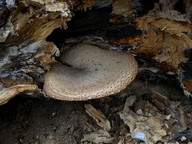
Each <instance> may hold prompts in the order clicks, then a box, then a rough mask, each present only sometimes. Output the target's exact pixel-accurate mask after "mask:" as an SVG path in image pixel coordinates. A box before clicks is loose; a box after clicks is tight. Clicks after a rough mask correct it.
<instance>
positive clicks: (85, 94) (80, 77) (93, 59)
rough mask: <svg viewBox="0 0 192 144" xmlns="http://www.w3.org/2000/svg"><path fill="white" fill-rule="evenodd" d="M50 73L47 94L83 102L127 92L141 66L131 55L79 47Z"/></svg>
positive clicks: (69, 52)
mask: <svg viewBox="0 0 192 144" xmlns="http://www.w3.org/2000/svg"><path fill="white" fill-rule="evenodd" d="M61 60H62V61H63V62H64V63H65V64H67V65H63V64H60V63H56V64H54V66H53V68H52V70H50V71H49V72H47V73H46V75H45V83H44V92H45V93H46V94H47V95H48V96H50V97H52V98H55V99H59V100H69V101H79V100H88V99H96V98H101V97H105V96H108V95H112V94H115V93H118V92H120V91H121V90H123V89H125V88H126V86H127V85H129V84H130V83H131V82H132V81H133V80H134V79H135V77H136V75H137V72H138V65H137V62H136V60H135V59H134V57H133V56H132V55H130V54H129V53H124V52H117V51H112V50H106V49H101V48H98V47H96V46H92V45H87V44H77V45H75V46H73V47H72V48H70V49H68V50H66V51H65V52H64V54H63V55H62V56H61Z"/></svg>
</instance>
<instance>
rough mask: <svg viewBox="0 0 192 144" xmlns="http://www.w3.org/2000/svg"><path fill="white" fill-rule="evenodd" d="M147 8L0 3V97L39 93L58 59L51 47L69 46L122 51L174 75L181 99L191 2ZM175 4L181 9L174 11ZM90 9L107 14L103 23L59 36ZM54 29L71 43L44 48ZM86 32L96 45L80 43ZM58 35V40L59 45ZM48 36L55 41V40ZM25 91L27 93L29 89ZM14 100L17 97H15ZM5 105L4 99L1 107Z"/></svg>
mask: <svg viewBox="0 0 192 144" xmlns="http://www.w3.org/2000/svg"><path fill="white" fill-rule="evenodd" d="M155 2H156V3H155ZM147 4H148V3H147V2H144V1H136V0H132V1H131V0H112V1H107V0H106V1H102V0H91V1H89V0H87V1H85V0H69V1H66V0H6V1H5V0H2V1H1V2H0V50H1V51H0V62H1V63H0V82H1V90H2V91H1V92H3V91H4V89H5V88H6V90H8V89H9V88H12V87H14V88H15V86H17V85H36V86H38V87H39V88H40V89H41V88H42V85H43V83H44V79H43V76H44V73H45V72H46V71H47V70H49V69H50V68H51V64H52V63H54V62H56V61H57V60H55V57H58V56H59V53H60V50H59V48H60V47H59V48H58V47H57V46H59V45H65V46H66V47H67V45H68V44H69V43H70V44H71V45H73V44H74V43H77V42H83V43H89V44H93V45H100V46H104V47H105V48H114V47H115V48H116V49H118V47H120V48H122V47H128V49H130V52H131V53H133V54H134V55H136V56H137V57H140V58H141V59H143V60H144V59H146V58H147V59H150V61H152V63H153V64H154V65H155V67H156V68H158V69H160V70H161V71H163V72H164V73H168V74H172V75H175V76H176V77H177V78H178V81H180V84H181V86H182V87H183V89H184V92H185V94H186V95H191V92H192V72H191V70H190V69H191V67H192V64H191V63H192V62H191V56H192V55H191V46H192V40H191V34H192V26H191V11H192V10H191V9H192V8H191V6H190V5H189V4H191V2H190V1H188V0H183V1H177V0H176V1H171V0H159V1H152V2H151V3H150V5H149V6H147ZM180 4H182V6H183V7H182V8H180V7H179V8H178V5H180ZM91 8H92V9H93V11H94V10H95V11H100V10H101V9H102V10H103V9H105V8H106V9H108V11H109V10H110V13H109V14H107V15H108V16H107V21H108V23H107V24H106V23H104V24H102V26H98V25H99V24H98V23H95V24H94V23H92V19H88V20H90V21H91V22H89V21H87V22H86V20H85V21H83V23H85V25H84V27H83V28H82V27H81V26H79V27H78V26H76V27H75V28H76V29H75V30H73V35H70V34H71V33H70V32H68V33H67V31H65V30H64V29H67V28H68V27H69V29H70V22H69V21H71V19H72V17H75V15H78V13H80V12H82V11H86V10H89V9H91ZM90 17H91V16H90ZM102 18H103V17H102ZM72 21H73V20H72ZM76 21H78V20H76ZM93 22H94V20H93ZM97 22H98V21H97ZM89 24H91V25H89ZM94 25H96V26H95V27H94ZM92 27H93V28H92ZM128 27H129V28H131V29H134V32H135V34H132V35H130V34H127V35H124V34H123V33H122V34H121V33H118V31H117V30H119V31H120V32H122V31H124V29H125V28H128ZM56 28H61V29H63V30H61V31H62V32H64V34H63V35H64V37H65V38H67V37H68V38H70V36H74V35H75V37H76V38H75V39H76V40H72V41H73V42H67V40H66V39H65V38H63V43H62V44H61V43H56V42H57V41H54V40H52V41H53V42H55V43H53V42H48V41H47V40H46V38H47V37H48V36H49V35H50V34H51V33H52V32H53V30H55V29H56ZM86 28H87V29H88V30H90V33H93V31H97V32H98V31H100V32H101V31H102V34H101V35H99V38H100V40H98V41H95V39H91V40H90V39H89V40H87V39H85V36H87V35H88V34H87V33H88V32H87V31H86V33H85V35H84V38H82V37H83V36H82V35H81V32H82V31H84V29H86ZM57 30H58V29H57ZM114 30H116V31H114ZM107 31H110V32H111V33H110V34H109V33H108V38H109V37H110V36H111V35H113V34H114V33H115V34H114V35H115V36H113V38H109V39H106V36H105V37H102V35H103V33H107ZM138 31H139V33H138ZM112 32H113V34H112ZM124 33H128V32H127V31H124ZM78 34H79V36H81V38H82V39H81V38H79V37H78ZM97 34H98V33H97ZM63 35H58V37H59V38H60V39H62V36H63ZM116 35H120V36H119V37H118V36H116ZM54 36H56V37H57V34H55V35H54ZM95 36H98V35H95ZM54 39H57V38H54ZM68 41H69V39H68ZM98 42H99V43H98ZM146 63H147V62H146ZM149 70H150V69H149ZM17 91H20V90H17ZM27 91H28V90H27V89H25V90H21V92H27ZM29 91H30V92H31V89H29ZM32 91H33V90H32ZM34 92H36V89H34ZM17 94H19V92H17V93H15V95H17ZM12 97H13V95H12V96H11V98H12ZM9 99H10V97H9V98H8V99H5V101H4V102H6V101H7V100H9ZM4 102H0V103H4Z"/></svg>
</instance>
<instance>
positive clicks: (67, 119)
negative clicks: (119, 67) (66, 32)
mask: <svg viewBox="0 0 192 144" xmlns="http://www.w3.org/2000/svg"><path fill="white" fill-rule="evenodd" d="M153 92H159V93H161V94H163V95H166V96H167V97H168V98H169V99H171V100H173V101H177V100H179V101H180V102H183V103H185V105H186V103H187V104H188V102H189V101H188V98H186V97H185V96H184V95H183V92H182V90H181V89H180V88H179V87H178V86H176V85H173V84H168V83H165V82H161V83H160V82H158V83H155V82H146V81H144V80H139V79H136V80H135V81H134V82H133V83H132V84H131V85H129V86H128V87H127V89H126V90H124V91H123V92H121V93H120V94H117V95H113V96H110V97H106V98H102V99H97V100H89V101H84V102H68V101H59V100H54V99H49V98H33V97H29V96H26V95H22V96H17V97H16V98H14V99H12V100H11V101H9V102H8V103H7V104H5V105H2V106H0V144H42V143H43V144H61V143H62V144H64V143H65V144H78V143H88V142H81V140H82V139H83V137H84V135H85V134H89V133H91V132H94V131H97V130H98V129H100V127H99V126H98V125H97V123H96V121H95V120H94V119H93V118H92V117H90V116H89V115H88V114H87V113H86V111H85V108H84V105H85V104H91V105H92V106H94V107H95V108H96V109H97V110H99V111H101V112H102V113H103V114H104V115H105V116H106V118H107V119H108V120H109V121H110V122H111V127H112V128H111V130H110V131H109V133H110V135H111V136H113V137H115V138H116V139H115V140H114V141H113V143H118V141H119V139H120V137H121V136H122V127H123V129H126V130H125V131H126V132H127V133H129V127H128V126H127V125H125V124H124V122H123V120H121V119H120V116H119V113H120V112H121V111H122V110H123V107H124V104H125V101H126V98H127V97H129V96H132V95H136V96H137V97H138V98H139V101H140V100H141V99H143V98H144V97H145V98H144V99H143V101H144V100H146V99H148V98H147V97H150V94H151V93H153ZM137 106H138V107H139V105H137ZM140 106H141V109H142V105H140ZM132 140H133V139H132ZM90 143H92V142H90ZM132 143H133V142H132ZM134 143H136V142H134ZM138 143H139V142H138Z"/></svg>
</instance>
